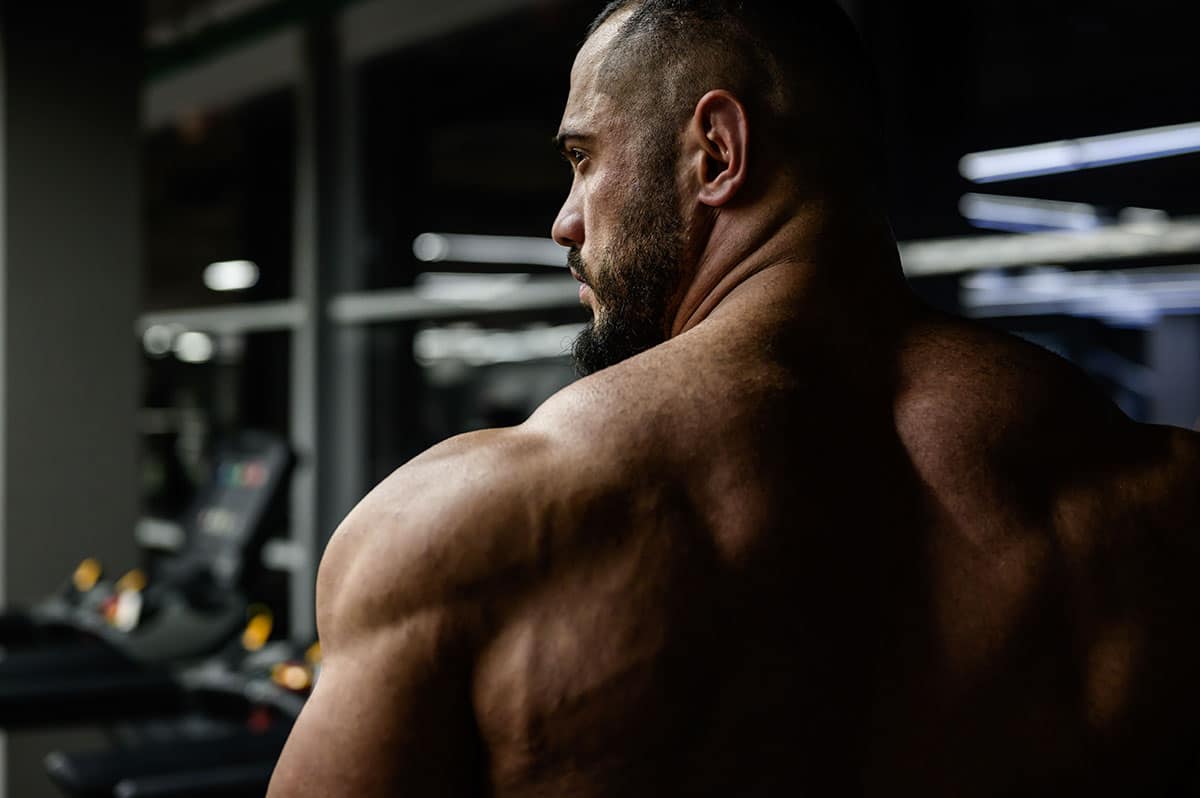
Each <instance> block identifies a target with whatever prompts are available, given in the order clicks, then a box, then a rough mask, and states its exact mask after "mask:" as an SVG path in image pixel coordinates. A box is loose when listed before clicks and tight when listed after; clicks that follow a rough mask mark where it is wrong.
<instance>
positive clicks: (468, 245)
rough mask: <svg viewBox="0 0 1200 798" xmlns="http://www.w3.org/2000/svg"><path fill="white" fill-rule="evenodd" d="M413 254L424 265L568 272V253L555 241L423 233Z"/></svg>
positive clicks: (415, 241) (414, 247)
mask: <svg viewBox="0 0 1200 798" xmlns="http://www.w3.org/2000/svg"><path fill="white" fill-rule="evenodd" d="M412 248H413V254H414V255H415V256H416V257H417V260H419V261H422V262H423V263H442V262H451V263H500V264H508V265H517V266H558V267H560V268H564V269H565V268H566V266H567V250H566V249H565V248H563V247H560V246H559V245H558V244H556V243H555V242H554V241H553V240H552V239H549V238H535V237H532V236H481V235H460V234H455V233H422V234H421V235H419V236H417V237H416V238H415V239H414V240H413V247H412Z"/></svg>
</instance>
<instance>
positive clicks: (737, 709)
mask: <svg viewBox="0 0 1200 798" xmlns="http://www.w3.org/2000/svg"><path fill="white" fill-rule="evenodd" d="M514 90H516V89H515V88H514ZM875 109H876V101H875V94H874V90H873V88H872V81H871V77H870V71H869V70H868V69H867V68H866V66H865V59H864V57H863V56H862V53H861V49H860V46H859V44H858V43H857V40H856V38H855V35H854V33H853V29H852V27H851V26H850V24H849V22H848V21H847V20H846V19H845V18H844V17H843V16H842V15H841V14H840V12H839V11H838V10H837V9H836V7H835V6H834V5H833V4H832V2H830V3H821V2H791V3H774V2H772V3H767V2H750V0H746V1H745V2H733V1H732V0H729V1H728V2H721V1H720V0H709V1H707V2H706V1H704V0H697V2H683V0H644V1H643V2H637V0H630V1H629V2H618V3H614V4H613V5H611V6H609V7H608V8H606V9H604V11H603V13H602V14H601V16H600V18H599V19H598V20H597V22H596V24H595V25H594V27H593V29H592V30H591V31H590V32H589V34H588V36H587V39H586V41H585V43H584V44H583V46H582V48H581V49H580V51H579V54H578V57H577V58H576V61H575V64H574V67H573V69H572V71H571V75H570V91H569V95H568V98H567V102H566V108H565V111H564V114H563V117H562V123H561V128H560V129H559V131H558V144H559V146H560V149H561V151H562V154H563V155H564V156H565V157H566V159H567V160H568V161H569V163H570V168H571V170H572V173H573V182H572V184H571V188H570V193H569V194H568V196H567V198H566V201H565V203H564V205H563V207H562V210H561V211H560V213H559V215H558V218H557V219H556V221H555V223H554V228H553V235H554V238H555V240H557V241H558V242H559V243H560V244H562V245H563V247H565V248H566V253H567V257H568V259H569V263H570V265H571V267H572V270H573V272H574V275H575V277H576V278H577V279H578V280H579V281H580V297H581V300H582V301H583V302H584V303H585V304H586V305H587V307H588V308H590V309H591V312H592V314H593V317H594V318H593V323H592V324H591V326H590V327H589V328H588V330H587V331H586V332H585V333H584V334H583V336H582V337H581V338H580V339H579V341H578V342H577V344H576V346H575V354H576V357H577V360H578V363H579V367H580V370H581V372H583V373H584V374H587V375H588V376H585V377H584V378H583V379H581V380H579V381H578V382H576V383H575V384H573V385H571V386H570V387H568V388H566V389H564V390H563V391H561V392H560V393H558V394H556V395H555V396H553V397H551V398H550V399H548V400H547V401H546V402H545V404H544V405H542V406H541V407H540V408H539V409H538V410H537V411H536V412H535V413H534V414H533V416H532V417H531V418H529V419H528V420H527V421H526V422H524V423H523V424H520V425H519V426H516V427H512V428H507V429H497V430H489V431H484V432H477V433H471V434H468V435H463V436H460V437H457V438H454V439H452V440H449V441H447V442H445V443H443V444H441V445H439V446H436V447H434V448H433V449H431V450H429V451H428V452H426V453H424V454H422V455H420V456H419V457H417V458H415V459H414V460H412V461H411V462H409V463H407V464H406V465H404V466H403V467H402V468H400V469H399V470H398V471H396V472H395V473H394V474H392V475H391V476H390V477H388V478H387V479H386V480H385V481H384V482H383V483H382V484H381V485H379V486H378V487H377V488H376V489H375V490H374V491H372V492H371V493H370V494H369V495H368V496H367V497H366V498H365V499H364V500H363V501H362V503H361V504H360V505H359V506H358V507H357V508H356V509H355V510H354V511H353V512H352V513H351V514H350V516H349V517H348V518H346V520H345V522H344V523H343V524H342V525H341V526H340V527H339V529H338V530H337V532H336V534H335V535H334V537H333V539H332V540H331V542H330V544H329V547H328V549H327V551H326V553H325V556H324V559H323V561H322V563H321V568H320V574H319V578H318V586H317V604H318V606H317V612H318V622H319V628H320V634H321V639H322V643H323V645H324V650H325V652H326V664H325V667H324V672H323V675H322V677H321V679H320V683H319V684H318V685H317V687H316V690H315V692H314V694H313V696H312V698H311V700H310V701H309V702H308V705H307V706H306V707H305V710H304V712H303V714H302V715H301V717H300V719H299V721H298V723H297V725H296V728H295V731H294V732H293V734H292V738H291V740H290V741H289V742H288V745H287V748H286V750H285V752H284V754H283V757H282V759H281V760H280V762H279V765H278V768H277V770H276V773H275V778H274V781H273V783H272V792H271V794H272V795H273V796H292V795H319V796H330V795H353V796H375V795H402V796H425V795H430V796H432V795H493V796H575V797H583V798H587V797H588V796H597V797H600V796H605V797H607V796H614V797H616V796H620V797H621V798H628V797H629V796H667V795H689V796H692V795H711V796H752V797H753V796H771V797H772V798H777V797H778V796H790V795H858V794H870V795H886V796H892V795H925V796H933V795H938V796H990V795H996V796H1012V795H1089V796H1098V795H1133V794H1137V795H1180V794H1184V793H1185V792H1186V791H1187V790H1189V789H1191V785H1190V783H1189V782H1188V778H1189V777H1192V776H1194V775H1195V774H1196V772H1197V767H1196V765H1197V761H1198V759H1197V753H1200V752H1198V751H1197V747H1198V745H1197V744H1198V743H1200V740H1198V739H1197V735H1196V734H1195V731H1194V725H1195V722H1194V719H1195V718H1196V717H1198V715H1197V711H1198V710H1200V707H1198V706H1197V704H1198V703H1200V702H1198V700H1197V690H1196V688H1195V686H1194V685H1195V674H1196V673H1197V672H1200V671H1198V668H1200V651H1198V647H1200V644H1198V642H1197V640H1198V637H1197V635H1196V634H1195V632H1194V625H1195V619H1196V618H1197V617H1200V616H1198V615H1197V611H1198V610H1200V600H1198V597H1197V591H1196V589H1195V588H1194V587H1193V584H1194V582H1195V579H1194V574H1195V570H1196V568H1197V566H1198V565H1200V559H1198V557H1197V554H1198V551H1197V549H1198V545H1200V544H1198V542H1197V533H1198V532H1200V529H1198V528H1197V527H1198V518H1200V499H1198V495H1200V491H1197V489H1196V484H1197V477H1198V476H1200V473H1198V467H1200V443H1198V442H1197V436H1196V435H1195V434H1193V433H1190V432H1186V431H1183V430H1178V429H1171V428H1165V427H1150V426H1143V425H1139V424H1135V423H1133V422H1131V421H1130V420H1129V419H1128V418H1126V417H1125V416H1124V415H1122V414H1121V413H1120V412H1119V411H1118V410H1117V409H1116V408H1115V407H1114V406H1113V405H1112V404H1111V403H1109V402H1108V401H1107V400H1106V399H1105V398H1103V397H1102V396H1101V395H1099V394H1098V393H1097V391H1096V390H1095V389H1093V387H1092V386H1091V385H1090V384H1089V383H1088V381H1087V379H1086V378H1085V377H1083V376H1082V375H1081V374H1080V373H1079V372H1077V371H1076V370H1075V369H1074V368H1073V367H1071V366H1070V365H1068V364H1067V363H1065V362H1064V361H1062V360H1060V359H1058V358H1057V357H1055V356H1053V355H1051V354H1049V353H1047V352H1045V351H1043V350H1041V349H1038V348H1035V347H1033V346H1031V345H1028V344H1025V343H1023V342H1021V341H1018V340H1015V339H1013V338H1009V337H1006V336H1003V335H1000V334H997V333H993V332H990V331H988V330H986V329H983V328H980V327H978V326H975V325H972V324H968V323H966V322H963V321H960V320H957V319H954V318H949V317H946V316H943V315H939V314H938V313H935V312H934V311H932V310H930V309H929V308H927V307H925V306H923V305H922V304H921V303H919V302H918V301H917V300H916V299H915V298H914V297H913V295H912V294H911V293H910V291H909V290H908V289H907V287H906V284H905V282H904V279H903V277H902V274H901V270H900V264H899V259H898V256H897V252H896V246H895V242H894V240H893V238H892V235H891V231H890V227H889V224H888V220H887V218H886V216H885V214H884V211H883V209H882V204H881V202H880V200H879V198H878V193H879V191H878V185H877V180H878V175H879V174H880V170H879V167H878V161H879V160H880V159H879V147H880V143H879V133H878V126H877V123H876V111H875Z"/></svg>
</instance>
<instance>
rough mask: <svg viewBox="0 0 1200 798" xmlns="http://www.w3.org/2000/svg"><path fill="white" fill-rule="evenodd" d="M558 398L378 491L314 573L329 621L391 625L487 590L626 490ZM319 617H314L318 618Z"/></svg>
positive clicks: (549, 554) (443, 448)
mask: <svg viewBox="0 0 1200 798" xmlns="http://www.w3.org/2000/svg"><path fill="white" fill-rule="evenodd" d="M564 400H567V401H568V402H569V400H570V396H569V395H568V396H567V397H560V398H559V399H558V400H552V401H551V402H550V403H548V406H544V407H543V409H542V410H541V411H539V413H541V415H540V416H535V418H533V419H531V420H530V421H528V422H526V423H525V424H522V425H520V426H516V427H511V428H505V429H493V430H482V431H478V432H472V433H467V434H464V435H459V436H456V437H454V438H451V439H449V440H447V441H445V442H443V443H441V444H439V445H437V446H434V447H433V448H431V449H429V450H427V451H426V452H424V453H422V454H421V455H419V456H417V457H416V458H414V459H413V460H411V461H410V462H408V463H406V464H405V465H403V466H402V467H400V468H399V469H397V470H396V471H394V472H393V473H392V474H391V475H389V476H388V477H387V478H386V479H384V480H383V481H382V482H381V483H380V484H379V485H378V486H376V488H375V489H374V490H372V491H371V492H370V493H369V494H368V495H367V496H366V497H365V498H364V499H363V500H362V501H361V502H360V503H359V504H358V506H356V507H355V508H354V510H353V511H351V513H350V514H349V515H348V516H347V517H346V519H345V520H344V521H343V522H342V524H341V525H340V526H339V527H338V529H337V531H336V532H335V533H334V536H333V538H332V539H331V541H330V543H329V546H328V547H327V549H326V552H325V554H324V556H323V558H322V562H321V569H320V573H319V575H318V612H319V615H320V614H324V615H326V616H330V617H331V620H329V621H326V624H327V625H334V626H337V627H340V628H346V627H347V616H349V618H350V624H349V625H350V626H353V624H354V622H353V618H354V617H359V616H362V617H368V618H370V619H371V623H372V624H380V623H387V622H388V619H389V618H397V617H403V616H405V615H410V614H412V613H414V612H418V611H420V610H421V609H422V608H424V607H432V606H445V605H447V604H451V603H461V602H463V601H473V600H474V599H475V598H480V599H482V598H483V597H485V596H486V595H488V594H495V593H503V592H504V591H505V590H506V589H510V588H511V587H512V585H506V584H504V583H505V580H509V581H511V580H517V581H518V582H519V581H520V580H522V579H524V578H525V577H527V576H532V575H534V574H536V573H537V572H539V570H543V569H546V568H547V567H548V566H549V564H550V561H551V560H553V559H554V558H555V557H557V556H559V554H560V552H561V551H562V550H564V549H567V548H569V547H570V546H571V545H572V543H573V540H572V538H573V536H574V535H576V534H577V532H578V530H579V529H581V528H584V527H586V526H587V522H588V519H589V518H590V517H592V516H594V515H596V514H598V513H601V512H611V509H610V510H604V509H603V508H604V507H605V505H606V504H609V505H611V504H612V502H610V501H608V500H609V499H610V497H611V494H612V493H613V492H615V491H617V490H619V489H620V486H619V485H618V484H617V483H618V482H619V481H620V474H619V472H618V469H617V468H616V467H615V466H616V464H615V463H612V461H611V460H610V459H607V458H605V457H604V456H594V454H595V453H593V452H589V451H588V450H587V449H586V448H585V447H584V445H583V444H582V442H581V440H580V436H579V435H578V434H573V433H572V431H571V429H570V426H569V424H568V421H569V419H568V418H567V417H566V414H567V413H568V412H569V411H568V410H567V409H566V408H564V407H563V406H562V404H563V402H564ZM320 620H321V618H318V621H320Z"/></svg>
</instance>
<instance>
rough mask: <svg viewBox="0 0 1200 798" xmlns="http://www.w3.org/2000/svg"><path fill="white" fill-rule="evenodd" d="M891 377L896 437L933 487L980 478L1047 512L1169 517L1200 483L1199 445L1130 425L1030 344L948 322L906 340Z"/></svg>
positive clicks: (1194, 439)
mask: <svg viewBox="0 0 1200 798" xmlns="http://www.w3.org/2000/svg"><path fill="white" fill-rule="evenodd" d="M900 374H901V390H900V392H899V395H898V397H897V413H896V417H897V426H898V429H899V432H900V437H901V439H902V440H903V441H904V442H905V445H906V446H907V448H908V449H909V451H910V453H911V454H912V457H913V461H914V464H915V465H916V466H917V468H918V470H920V471H922V473H923V475H925V476H930V477H932V478H933V479H934V480H945V481H946V482H947V483H949V484H951V485H956V486H960V487H963V486H965V487H966V488H968V489H973V488H974V487H977V486H975V485H965V484H964V483H965V482H969V481H972V480H988V481H992V482H993V483H994V484H997V485H1001V489H1002V490H1007V489H1012V490H1016V491H1023V492H1025V494H1026V495H1028V496H1030V497H1031V498H1033V499H1036V501H1037V502H1038V503H1039V504H1041V505H1042V506H1048V507H1049V506H1054V505H1055V504H1056V503H1058V502H1062V501H1067V502H1075V501H1080V502H1087V503H1091V504H1094V505H1097V506H1099V505H1105V506H1107V507H1108V508H1109V511H1110V512H1116V510H1117V507H1116V506H1114V505H1113V504H1112V503H1113V502H1119V503H1122V504H1123V505H1124V506H1126V507H1128V508H1134V507H1138V508H1154V507H1166V506H1168V505H1170V506H1171V507H1173V508H1175V509H1173V510H1171V512H1172V513H1174V514H1175V517H1176V518H1182V517H1183V516H1182V515H1180V514H1179V513H1180V512H1182V508H1181V506H1180V504H1179V503H1180V502H1183V501H1186V496H1190V495H1192V494H1193V493H1194V492H1193V491H1191V490H1190V489H1184V485H1186V484H1194V481H1195V480H1196V478H1197V476H1200V472H1198V469H1200V435H1198V434H1196V433H1194V432H1191V431H1189V430H1183V429H1176V428H1171V427H1162V426H1154V425H1149V424H1140V423H1136V422H1134V421H1133V420H1131V419H1130V418H1129V417H1128V416H1126V415H1125V414H1124V413H1122V412H1121V410H1120V409H1119V408H1117V407H1116V405H1115V404H1113V403H1112V402H1111V401H1110V400H1109V399H1108V397H1106V396H1105V395H1104V394H1103V392H1102V391H1101V390H1100V388H1099V387H1098V386H1097V385H1096V384H1095V383H1094V382H1093V381H1092V380H1091V379H1090V378H1088V377H1087V375H1085V374H1084V373H1083V372H1082V371H1081V370H1080V369H1078V368H1077V367H1076V366H1074V365H1073V364H1071V363H1069V362H1068V361H1066V360H1064V359H1063V358H1061V357H1059V356H1058V355H1056V354H1053V353H1051V352H1049V351H1047V350H1045V349H1043V348H1041V347H1039V346H1035V345H1034V344H1031V343H1029V342H1026V341H1023V340H1021V339H1018V338H1016V337H1013V336H1009V335H1005V334H1001V333H997V332H994V331H992V330H989V329H987V328H984V327H981V326H979V325H974V324H970V323H960V322H956V321H953V320H948V321H945V322H939V323H937V324H935V325H932V326H930V327H929V328H926V329H924V330H920V331H919V332H917V333H916V335H915V336H914V340H913V341H912V342H911V343H910V344H909V345H908V346H907V348H906V350H905V353H904V354H903V355H902V362H901V368H900ZM1191 513H1192V515H1191V518H1192V519H1193V523H1194V519H1195V518H1196V514H1195V510H1192V511H1191Z"/></svg>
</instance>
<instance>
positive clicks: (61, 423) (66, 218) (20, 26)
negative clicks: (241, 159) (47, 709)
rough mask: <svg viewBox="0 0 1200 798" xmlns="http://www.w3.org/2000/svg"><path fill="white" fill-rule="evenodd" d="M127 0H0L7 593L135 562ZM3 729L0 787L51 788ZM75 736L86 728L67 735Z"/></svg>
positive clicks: (1, 586) (131, 38) (133, 197)
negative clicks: (72, 0) (91, 566)
mask: <svg viewBox="0 0 1200 798" xmlns="http://www.w3.org/2000/svg"><path fill="white" fill-rule="evenodd" d="M138 5H139V4H137V3H76V4H70V5H67V6H64V5H62V4H58V3H38V2H23V1H22V0H8V2H3V4H2V5H0V49H2V56H0V109H2V110H0V115H2V122H0V148H2V152H3V163H2V164H0V197H2V200H0V597H2V602H0V603H3V604H4V605H6V606H11V605H13V604H22V603H27V602H30V601H33V600H36V599H37V598H38V597H40V596H42V595H44V594H45V593H47V592H48V591H49V590H50V589H52V588H53V587H55V586H57V585H58V584H59V583H61V582H62V580H63V579H64V578H65V577H66V576H67V575H68V574H69V573H70V571H71V569H72V568H73V567H74V565H75V563H76V562H77V561H78V560H79V559H80V558H82V557H83V556H86V555H94V556H98V557H100V558H101V560H102V561H103V562H105V563H109V564H110V567H111V568H113V569H117V568H124V567H128V566H130V565H132V564H134V562H135V558H134V549H133V543H132V532H133V524H134V521H135V519H136V515H137V511H138V472H137V456H136V443H137V439H136V435H135V413H136V409H137V406H138V394H137V391H138V382H139V373H138V368H139V364H138V352H137V343H136V339H135V338H134V336H133V325H134V318H135V315H136V313H137V310H138V306H139V296H138V277H139V275H140V272H141V269H140V266H139V258H140V235H139V229H138V220H139V217H140V212H139V207H138V193H139V192H138V184H139V168H138V128H137V124H138V107H137V103H138V85H139V79H140V68H141V51H140V43H139V33H140V19H139V17H138ZM55 739H56V738H54V737H53V736H47V735H32V734H12V735H9V736H8V739H7V745H6V754H7V762H6V765H7V767H6V773H5V778H4V779H3V785H4V788H5V792H4V793H3V794H4V795H8V796H22V798H28V797H29V796H38V795H55V794H56V793H55V792H52V791H51V790H50V788H49V785H48V783H47V782H46V780H45V778H44V776H43V775H42V772H41V764H40V762H41V757H42V755H43V754H44V753H45V751H46V750H47V749H48V748H50V747H53V746H54V745H55V744H56V743H55ZM73 740H74V744H78V742H79V738H78V737H75V738H73Z"/></svg>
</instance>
